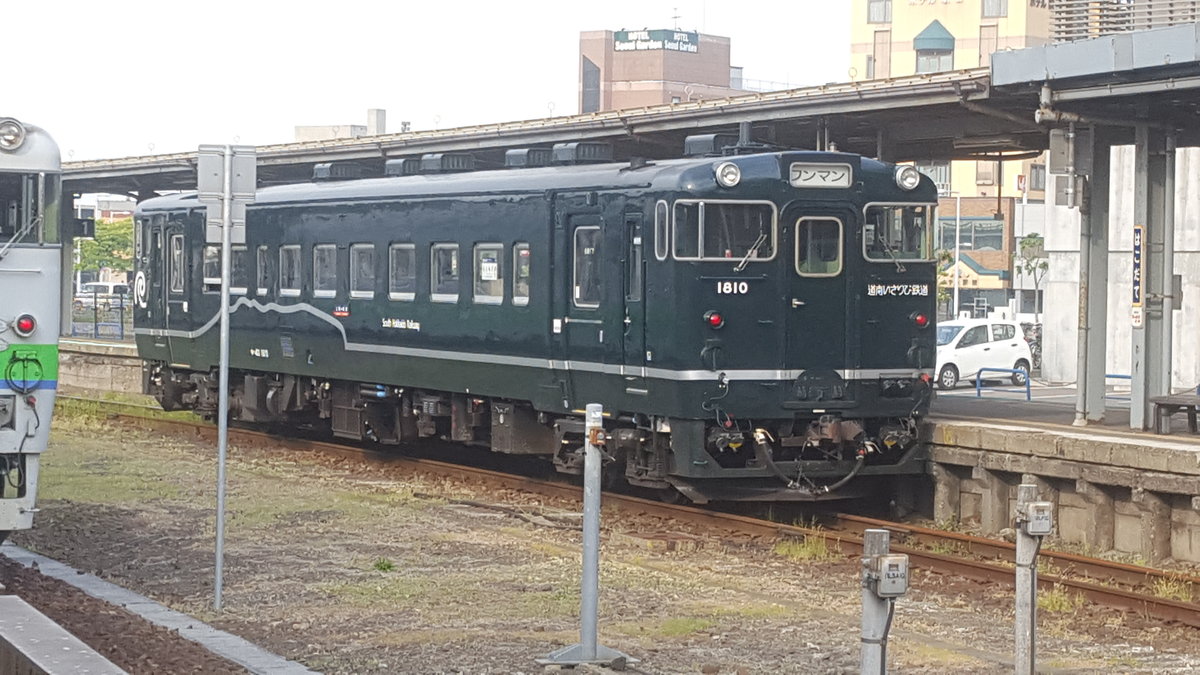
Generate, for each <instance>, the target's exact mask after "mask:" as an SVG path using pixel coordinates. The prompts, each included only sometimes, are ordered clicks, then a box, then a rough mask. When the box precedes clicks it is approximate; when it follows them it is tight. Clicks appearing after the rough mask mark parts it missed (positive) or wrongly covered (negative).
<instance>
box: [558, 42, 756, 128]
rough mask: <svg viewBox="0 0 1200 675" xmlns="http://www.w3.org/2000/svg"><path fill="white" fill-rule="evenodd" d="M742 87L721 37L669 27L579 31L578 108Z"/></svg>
mask: <svg viewBox="0 0 1200 675" xmlns="http://www.w3.org/2000/svg"><path fill="white" fill-rule="evenodd" d="M744 93H746V91H745V90H743V89H742V69H741V68H736V67H733V66H731V65H730V64H729V38H727V37H718V36H716V35H704V34H702V33H697V32H693V31H684V30H672V29H667V30H618V31H611V30H598V31H585V32H583V33H580V34H579V112H581V113H589V112H599V111H602V110H620V109H622V108H639V107H642V106H651V105H662V104H667V103H682V102H686V101H696V100H701V99H709V98H724V97H727V96H735V95H738V94H744Z"/></svg>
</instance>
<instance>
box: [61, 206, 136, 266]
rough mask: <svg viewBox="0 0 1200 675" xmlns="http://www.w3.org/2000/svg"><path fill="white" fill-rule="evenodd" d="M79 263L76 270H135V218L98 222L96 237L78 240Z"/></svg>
mask: <svg viewBox="0 0 1200 675" xmlns="http://www.w3.org/2000/svg"><path fill="white" fill-rule="evenodd" d="M77 244H78V246H79V262H78V263H76V265H75V269H76V270H77V271H78V270H100V269H104V268H106V267H107V268H109V269H114V270H123V271H127V272H128V271H131V270H133V218H125V219H123V220H105V221H97V222H96V237H95V238H94V239H91V240H87V239H80V240H77Z"/></svg>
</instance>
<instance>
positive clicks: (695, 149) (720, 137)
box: [683, 134, 738, 157]
mask: <svg viewBox="0 0 1200 675" xmlns="http://www.w3.org/2000/svg"><path fill="white" fill-rule="evenodd" d="M737 144H738V136H737V134H698V135H695V136H688V137H687V138H685V139H683V156H684V157H720V156H721V155H724V154H725V148H729V147H732V146H735V145H737Z"/></svg>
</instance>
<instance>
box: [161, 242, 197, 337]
mask: <svg viewBox="0 0 1200 675" xmlns="http://www.w3.org/2000/svg"><path fill="white" fill-rule="evenodd" d="M162 231H163V243H164V245H165V246H166V255H164V256H163V258H162V260H163V293H162V296H161V297H162V298H163V303H164V304H165V305H166V311H165V317H166V320H165V323H166V328H167V331H168V332H167V335H168V337H169V343H170V345H171V359H172V361H177V360H178V359H177V358H176V352H177V351H178V353H182V354H187V353H190V349H189V348H188V347H186V346H184V345H182V344H181V341H182V340H190V339H191V338H190V336H188V335H187V333H188V332H189V331H190V330H191V328H192V319H191V314H190V310H191V307H190V306H189V305H188V297H189V296H188V293H189V290H190V289H189V286H190V281H191V280H190V278H189V277H190V274H189V271H190V269H191V265H190V263H191V258H190V256H189V254H188V247H187V237H186V236H185V234H184V228H183V224H182V223H181V222H178V221H174V220H168V221H167V222H166V224H165V225H164V226H163V228H162Z"/></svg>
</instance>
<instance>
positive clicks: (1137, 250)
mask: <svg viewBox="0 0 1200 675" xmlns="http://www.w3.org/2000/svg"><path fill="white" fill-rule="evenodd" d="M1145 242H1146V226H1145V225H1134V226H1133V281H1132V288H1133V296H1132V298H1131V299H1132V301H1133V303H1132V306H1133V309H1132V312H1131V316H1130V318H1131V319H1132V321H1133V327H1134V328H1141V327H1142V320H1143V303H1142V282H1143V280H1144V275H1143V272H1144V271H1143V269H1142V261H1143V259H1144V258H1143V252H1144V250H1145Z"/></svg>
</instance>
